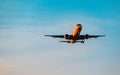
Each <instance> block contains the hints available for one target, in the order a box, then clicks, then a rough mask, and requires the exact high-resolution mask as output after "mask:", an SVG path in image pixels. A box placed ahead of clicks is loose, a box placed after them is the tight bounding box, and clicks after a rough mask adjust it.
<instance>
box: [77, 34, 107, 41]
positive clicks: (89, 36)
mask: <svg viewBox="0 0 120 75" xmlns="http://www.w3.org/2000/svg"><path fill="white" fill-rule="evenodd" d="M98 37H105V35H88V34H86V35H80V36H79V40H83V39H90V38H98Z"/></svg>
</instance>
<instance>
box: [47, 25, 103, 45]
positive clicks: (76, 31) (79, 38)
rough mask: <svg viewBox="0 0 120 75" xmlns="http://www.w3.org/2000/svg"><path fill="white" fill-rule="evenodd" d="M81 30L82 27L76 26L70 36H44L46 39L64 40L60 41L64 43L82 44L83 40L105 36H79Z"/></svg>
mask: <svg viewBox="0 0 120 75" xmlns="http://www.w3.org/2000/svg"><path fill="white" fill-rule="evenodd" d="M81 30H82V25H81V24H77V25H76V26H75V28H74V30H73V32H72V35H69V34H65V35H45V36H48V37H53V38H64V39H66V40H65V41H60V42H66V43H71V44H73V43H76V42H80V43H84V40H85V39H90V38H98V37H104V36H105V35H88V34H85V35H81V34H80V32H81Z"/></svg>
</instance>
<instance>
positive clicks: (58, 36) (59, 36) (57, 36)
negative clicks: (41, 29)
mask: <svg viewBox="0 0 120 75" xmlns="http://www.w3.org/2000/svg"><path fill="white" fill-rule="evenodd" d="M45 36H48V37H53V38H64V35H45Z"/></svg>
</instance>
